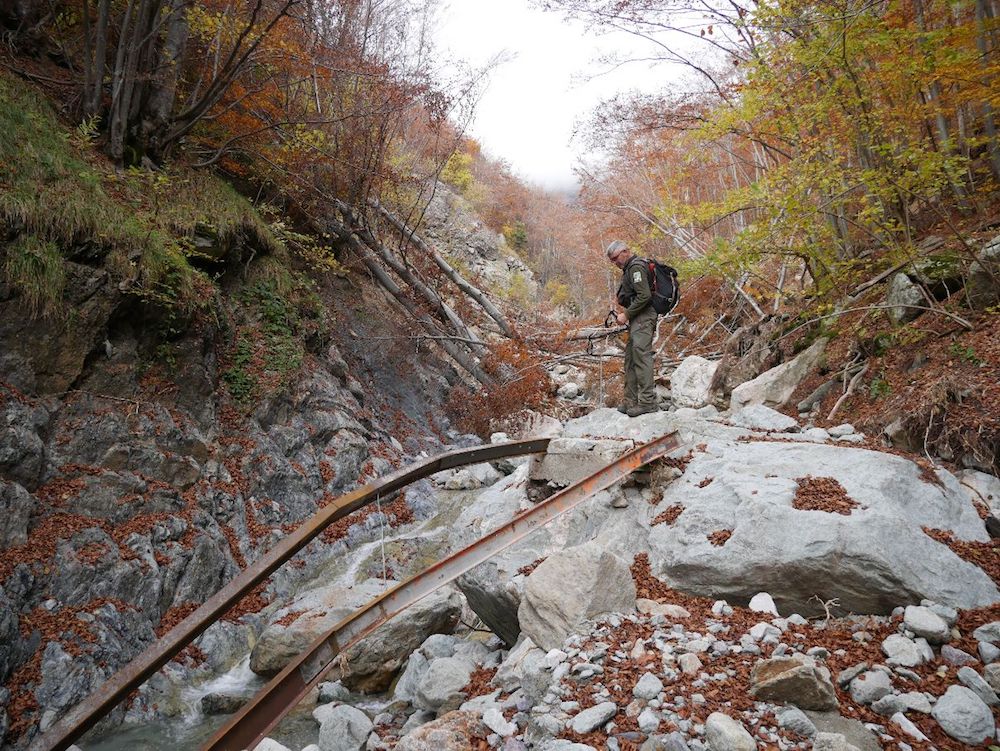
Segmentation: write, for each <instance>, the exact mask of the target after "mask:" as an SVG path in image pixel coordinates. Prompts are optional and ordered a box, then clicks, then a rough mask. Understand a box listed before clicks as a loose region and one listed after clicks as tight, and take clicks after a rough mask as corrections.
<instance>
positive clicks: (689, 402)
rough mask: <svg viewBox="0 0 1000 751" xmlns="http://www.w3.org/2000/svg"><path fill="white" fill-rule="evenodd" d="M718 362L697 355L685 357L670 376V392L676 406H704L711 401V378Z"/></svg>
mask: <svg viewBox="0 0 1000 751" xmlns="http://www.w3.org/2000/svg"><path fill="white" fill-rule="evenodd" d="M718 366H719V363H718V362H717V361H716V362H713V361H712V360H706V359H705V358H704V357H699V356H698V355H691V356H689V357H685V358H684V360H683V361H682V362H681V364H680V365H678V366H677V370H675V371H674V372H673V373H672V374H671V376H670V394H671V398H672V399H673V402H674V404H675V405H676V406H678V407H694V408H695V409H697V408H698V407H704V406H705V405H707V404H709V403H710V402H711V401H712V391H711V386H712V379H713V378H714V376H715V370H716V368H717V367H718Z"/></svg>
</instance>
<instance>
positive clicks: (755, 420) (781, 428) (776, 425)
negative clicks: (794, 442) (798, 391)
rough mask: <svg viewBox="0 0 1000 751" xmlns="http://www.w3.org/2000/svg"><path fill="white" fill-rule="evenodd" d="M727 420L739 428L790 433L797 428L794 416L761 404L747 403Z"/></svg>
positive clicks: (797, 423)
mask: <svg viewBox="0 0 1000 751" xmlns="http://www.w3.org/2000/svg"><path fill="white" fill-rule="evenodd" d="M729 422H730V423H732V424H733V425H737V426H739V427H741V428H750V429H751V430H761V431H764V432H766V433H786V432H787V433H791V432H796V431H798V429H799V422H798V420H796V419H795V418H794V417H789V416H788V415H783V414H781V413H780V412H778V411H777V410H775V409H771V408H770V407H766V406H764V405H763V404H748V405H747V406H745V407H743V408H742V409H739V410H737V411H736V412H733V414H731V415H730V416H729Z"/></svg>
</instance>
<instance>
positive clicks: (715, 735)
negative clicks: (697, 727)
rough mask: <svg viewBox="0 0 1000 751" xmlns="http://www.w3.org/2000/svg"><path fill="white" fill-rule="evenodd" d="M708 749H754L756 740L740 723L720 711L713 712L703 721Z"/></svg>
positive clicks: (715, 750) (725, 750) (744, 750)
mask: <svg viewBox="0 0 1000 751" xmlns="http://www.w3.org/2000/svg"><path fill="white" fill-rule="evenodd" d="M705 740H707V741H708V748H709V751H755V749H756V748H757V742H756V741H755V740H754V739H753V736H752V735H750V733H748V732H747V731H746V728H744V727H743V725H742V724H741V723H739V722H738V721H736V720H734V719H733V718H732V717H730V716H729V715H726V714H723V713H722V712H713V713H712V714H710V715H709V716H708V720H707V721H706V722H705Z"/></svg>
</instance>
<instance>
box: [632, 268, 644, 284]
mask: <svg viewBox="0 0 1000 751" xmlns="http://www.w3.org/2000/svg"><path fill="white" fill-rule="evenodd" d="M641 281H642V272H641V271H639V270H638V269H636V270H635V271H633V272H632V282H633V283H636V282H641Z"/></svg>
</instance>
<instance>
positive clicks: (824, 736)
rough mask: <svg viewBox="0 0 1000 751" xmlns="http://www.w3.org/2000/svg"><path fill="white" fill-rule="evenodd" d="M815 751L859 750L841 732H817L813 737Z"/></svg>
mask: <svg viewBox="0 0 1000 751" xmlns="http://www.w3.org/2000/svg"><path fill="white" fill-rule="evenodd" d="M813 751H858V747H857V746H855V745H853V744H851V743H848V742H847V738H845V737H844V736H843V735H841V734H840V733H817V734H816V737H815V738H814V739H813Z"/></svg>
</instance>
